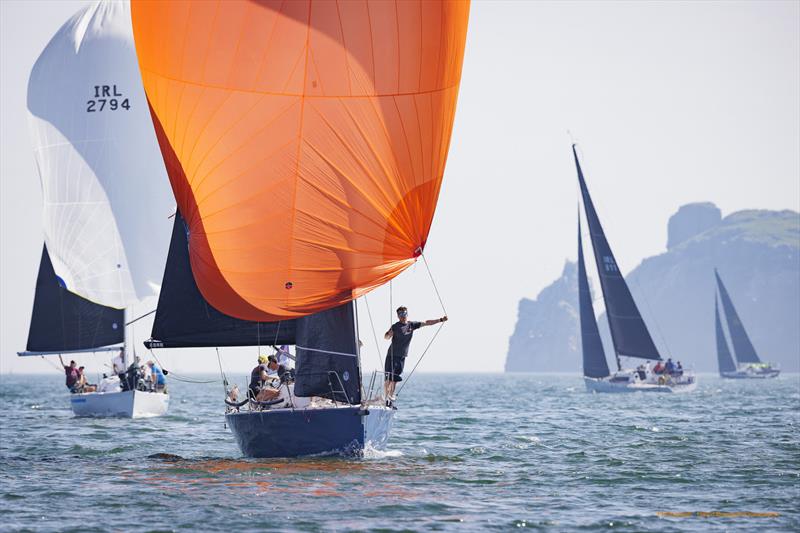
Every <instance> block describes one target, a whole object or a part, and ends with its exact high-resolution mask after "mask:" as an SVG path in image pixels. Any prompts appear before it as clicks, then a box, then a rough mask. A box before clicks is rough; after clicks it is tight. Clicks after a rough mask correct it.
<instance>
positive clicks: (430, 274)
mask: <svg viewBox="0 0 800 533" xmlns="http://www.w3.org/2000/svg"><path fill="white" fill-rule="evenodd" d="M419 255H420V256H421V257H422V262H423V263H425V269H426V270H427V271H428V276H429V277H430V278H431V283H432V284H433V290H434V291H436V297H437V298H439V305H441V306H442V312H443V313H444V314H445V316H447V309H445V308H444V302H443V301H442V295H441V294H439V288H438V287H437V286H436V281H434V279H433V274H432V273H431V268H430V267H429V266H428V260H427V259H425V254H424V253H422V250H420V254H419Z"/></svg>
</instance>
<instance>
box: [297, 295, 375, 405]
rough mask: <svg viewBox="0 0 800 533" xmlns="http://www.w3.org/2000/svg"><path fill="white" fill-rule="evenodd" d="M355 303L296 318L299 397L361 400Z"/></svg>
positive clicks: (356, 401) (353, 402) (352, 402)
mask: <svg viewBox="0 0 800 533" xmlns="http://www.w3.org/2000/svg"><path fill="white" fill-rule="evenodd" d="M353 305H354V304H353V302H349V303H346V304H344V305H340V306H339V307H334V308H333V309H328V310H327V311H322V312H320V313H315V314H313V315H309V316H304V317H302V318H298V319H297V342H296V344H297V361H296V364H295V372H296V374H297V377H296V381H295V385H294V393H295V394H296V395H297V396H321V397H323V398H330V399H331V400H336V401H337V402H349V403H351V404H359V403H361V371H360V365H359V360H358V355H357V354H358V346H357V345H356V343H357V341H356V335H355V317H354V313H353ZM337 376H338V377H337Z"/></svg>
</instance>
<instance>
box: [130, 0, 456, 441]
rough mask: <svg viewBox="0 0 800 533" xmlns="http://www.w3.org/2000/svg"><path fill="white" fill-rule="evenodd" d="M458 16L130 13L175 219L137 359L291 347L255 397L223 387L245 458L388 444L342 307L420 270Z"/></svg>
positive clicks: (438, 177)
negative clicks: (289, 360) (280, 370)
mask: <svg viewBox="0 0 800 533" xmlns="http://www.w3.org/2000/svg"><path fill="white" fill-rule="evenodd" d="M468 15H469V3H468V2H441V3H439V2H434V3H429V2H423V1H399V0H397V1H388V2H387V1H373V0H367V1H365V2H359V3H347V2H345V3H336V2H314V1H309V0H305V1H296V2H283V3H269V2H238V1H226V2H220V1H216V2H215V1H209V2H201V3H194V4H192V5H191V9H175V8H174V7H172V5H171V4H170V3H167V2H144V1H137V0H134V1H133V2H132V21H133V28H134V36H135V39H136V48H137V54H138V58H139V66H140V70H141V72H142V79H143V81H144V87H145V91H146V93H147V97H148V101H149V104H150V109H151V114H152V119H153V125H154V128H155V131H156V135H157V137H158V140H159V144H160V146H161V152H162V154H163V157H164V161H165V163H166V167H167V173H168V175H169V179H170V182H171V184H172V188H173V192H174V194H175V199H176V201H177V204H178V211H179V214H178V216H176V221H175V226H174V230H173V239H172V245H171V248H170V254H169V258H168V262H167V263H168V264H167V268H166V271H165V276H164V280H163V284H162V289H161V295H160V298H159V305H158V310H157V313H156V318H155V322H154V325H153V335H152V337H153V338H152V339H151V340H150V341H148V343H147V345H148V346H149V347H150V348H152V349H160V348H170V347H178V346H193V347H203V346H206V347H215V348H220V347H225V346H246V345H250V346H264V345H265V344H274V345H279V344H287V345H294V346H295V349H296V368H295V373H294V376H292V375H291V374H284V376H288V377H286V378H285V379H283V380H282V381H281V382H279V384H278V385H277V388H276V391H277V392H275V391H273V394H272V396H271V397H270V398H269V399H268V400H263V399H259V398H258V396H256V397H255V398H250V397H245V396H249V395H247V394H242V393H238V392H237V390H236V389H235V388H234V389H232V390H226V399H225V401H226V407H227V412H226V420H227V423H228V426H229V427H230V429H231V431H232V432H233V434H234V435H235V437H236V440H237V442H238V444H239V446H240V448H241V450H242V452H243V453H244V454H245V455H246V456H249V457H288V456H301V455H309V454H320V453H341V452H355V453H360V452H361V451H363V450H364V449H365V448H367V447H369V446H372V447H376V448H380V447H381V446H383V445H384V444H385V442H386V440H387V438H388V434H389V429H390V427H391V424H392V420H393V417H394V413H395V405H394V404H393V403H392V402H391V401H388V402H387V400H390V399H387V398H383V397H381V394H382V391H381V389H382V387H381V385H382V382H383V378H382V377H381V378H380V379H377V378H376V377H375V376H373V378H372V379H371V380H370V385H369V386H365V385H366V383H365V382H366V380H365V379H364V377H363V376H362V373H361V365H360V347H359V345H360V343H359V341H358V332H357V323H358V321H357V316H356V306H355V301H356V299H357V298H359V297H362V296H364V295H366V294H367V293H368V292H370V291H371V290H373V289H376V288H378V287H380V286H382V285H384V284H386V283H388V282H389V281H390V280H391V279H393V278H394V277H396V276H397V275H399V274H400V273H401V272H403V271H404V270H405V269H407V268H408V267H409V266H411V265H413V264H414V263H415V262H416V260H417V259H418V258H419V257H420V256H422V253H423V250H424V248H425V245H426V243H427V238H428V233H429V231H430V227H431V224H432V221H433V215H434V211H435V208H436V204H437V201H438V196H439V190H440V187H441V182H442V177H443V174H444V167H445V162H446V160H447V152H448V148H449V142H450V135H451V131H452V125H453V119H454V115H455V109H456V101H457V96H458V90H459V85H460V78H461V66H462V62H463V55H464V45H465V40H466V28H467V20H468ZM220 361H221V360H220ZM220 365H221V366H222V364H221V363H220ZM379 375H381V374H379ZM376 379H377V387H373V385H374V384H375V383H374V382H375V380H376ZM226 381H227V380H226ZM373 388H374V389H376V390H377V392H376V393H373V392H372V390H373Z"/></svg>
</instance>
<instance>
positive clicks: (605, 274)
mask: <svg viewBox="0 0 800 533" xmlns="http://www.w3.org/2000/svg"><path fill="white" fill-rule="evenodd" d="M572 154H573V157H574V158H575V167H576V169H577V172H578V182H579V185H580V189H581V196H582V198H583V207H584V211H585V214H586V220H587V224H588V226H589V235H590V237H591V241H592V248H593V249H594V257H595V262H596V264H597V273H598V276H599V278H600V287H601V289H602V291H603V301H604V302H605V307H606V316H607V318H608V326H609V329H610V330H611V341H612V344H613V346H614V354H615V358H616V363H617V370H616V372H614V373H613V374H611V372H610V371H609V368H608V364H607V362H606V356H605V350H604V349H603V343H602V342H601V339H600V332H599V329H598V327H597V320H596V319H595V315H594V307H593V304H592V295H591V291H590V289H589V282H588V279H587V276H586V265H585V263H584V259H583V244H582V239H581V230H580V216H579V220H578V305H579V308H580V324H581V344H582V351H583V373H584V382H585V383H586V389H587V390H589V391H592V392H636V391H643V392H688V391H692V390H694V389H695V388H696V387H697V380H696V378H695V376H694V374H693V373H692V372H689V371H687V370H683V369H681V370H677V369H676V370H673V371H671V372H666V371H665V372H660V373H656V372H655V368H654V369H652V370H651V369H650V365H649V361H659V362H660V361H661V360H662V358H661V354H660V353H659V352H658V349H657V348H656V346H655V344H654V343H653V339H652V337H651V336H650V332H649V330H648V329H647V325H646V324H645V322H644V319H643V318H642V315H641V314H640V313H639V308H638V307H637V306H636V302H635V301H634V299H633V296H632V295H631V292H630V289H628V284H627V283H626V282H625V278H624V277H623V276H622V272H620V270H619V267H618V266H617V262H616V260H615V259H614V254H613V252H612V251H611V246H610V245H609V243H608V240H607V239H606V236H605V233H604V232H603V228H602V226H601V225H600V219H599V217H598V216H597V212H596V211H595V208H594V203H593V202H592V198H591V196H589V189H588V188H587V187H586V181H585V180H584V177H583V171H582V170H581V165H580V161H579V160H578V153H577V151H576V149H575V145H574V144H573V145H572ZM621 356H625V357H630V358H635V359H643V360H646V361H648V364H647V365H640V366H639V367H638V368H623V366H622V361H621ZM669 362H671V361H669ZM657 366H660V365H657Z"/></svg>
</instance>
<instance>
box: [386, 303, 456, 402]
mask: <svg viewBox="0 0 800 533" xmlns="http://www.w3.org/2000/svg"><path fill="white" fill-rule="evenodd" d="M397 318H398V321H397V322H395V323H394V324H392V327H391V328H389V331H387V332H386V334H385V335H384V336H383V338H384V339H386V340H389V339H392V344H391V345H390V346H389V351H388V352H386V362H385V364H384V367H383V370H384V375H385V376H386V377H385V381H384V382H383V392H384V394H385V396H386V404H387V405H391V403H392V402H393V401H394V399H395V396H394V389H395V387H396V386H397V382H398V381H403V378H401V377H400V374H402V373H403V365H404V364H405V362H406V356H407V355H408V347H409V345H410V344H411V337H413V335H414V330H415V329H419V328H421V327H423V326H432V325H434V324H439V323H440V322H447V316H443V317H442V318H436V319H433V320H426V321H425V322H411V321H409V320H408V309H407V308H405V307H402V306H401V307H398V308H397Z"/></svg>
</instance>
